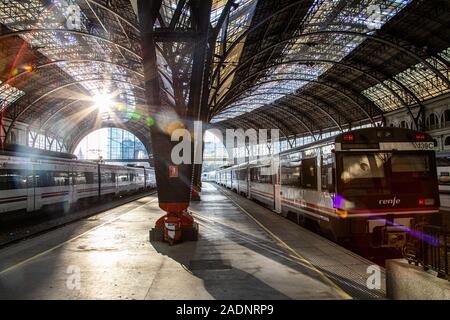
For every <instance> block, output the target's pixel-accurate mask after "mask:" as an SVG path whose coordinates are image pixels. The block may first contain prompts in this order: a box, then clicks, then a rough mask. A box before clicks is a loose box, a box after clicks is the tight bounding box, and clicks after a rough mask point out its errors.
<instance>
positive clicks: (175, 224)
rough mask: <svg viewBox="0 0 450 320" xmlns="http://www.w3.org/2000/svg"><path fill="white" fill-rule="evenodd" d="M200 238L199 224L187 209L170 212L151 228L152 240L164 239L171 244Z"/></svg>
mask: <svg viewBox="0 0 450 320" xmlns="http://www.w3.org/2000/svg"><path fill="white" fill-rule="evenodd" d="M197 240H198V224H197V223H196V222H195V221H194V218H193V217H192V216H191V215H190V214H189V213H188V212H187V211H186V210H183V211H178V212H168V213H167V214H166V215H164V216H162V217H161V218H159V219H158V220H157V221H156V223H155V227H154V228H153V229H152V230H150V241H164V242H168V243H169V244H170V245H172V244H174V243H177V242H182V241H197Z"/></svg>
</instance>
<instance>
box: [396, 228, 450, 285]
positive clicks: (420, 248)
mask: <svg viewBox="0 0 450 320" xmlns="http://www.w3.org/2000/svg"><path fill="white" fill-rule="evenodd" d="M449 255H450V232H447V231H445V230H444V229H443V228H442V227H439V226H433V225H426V224H421V225H417V226H416V227H415V229H414V230H413V232H412V233H411V234H409V235H408V242H407V245H406V250H405V258H406V259H407V260H408V262H409V263H414V264H415V265H417V266H419V265H421V266H422V267H423V268H424V270H433V271H435V272H436V273H437V275H438V277H439V278H443V279H447V280H449V281H450V270H449Z"/></svg>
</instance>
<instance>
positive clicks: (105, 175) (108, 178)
mask: <svg viewBox="0 0 450 320" xmlns="http://www.w3.org/2000/svg"><path fill="white" fill-rule="evenodd" d="M110 182H111V173H109V172H103V173H102V183H110Z"/></svg>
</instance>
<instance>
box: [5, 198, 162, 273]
mask: <svg viewBox="0 0 450 320" xmlns="http://www.w3.org/2000/svg"><path fill="white" fill-rule="evenodd" d="M137 200H138V199H137ZM156 200H158V199H157V198H156V199H153V200H151V201H149V202H147V203H145V204H143V205H140V206H139V207H136V208H134V209H132V210H131V211H127V212H125V213H122V214H121V215H119V216H117V217H115V218H114V219H112V220H110V221H107V222H105V223H102V224H100V225H98V226H96V227H94V228H92V229H89V230H87V231H85V232H83V233H82V234H79V235H78V236H76V237H73V238H71V239H69V240H66V241H64V242H61V243H60V244H58V245H56V246H54V247H52V248H50V249H47V250H45V251H42V252H40V253H38V254H36V255H34V256H32V257H30V258H28V259H25V260H23V261H21V262H19V263H16V264H15V265H12V266H10V267H8V268H6V269H4V270H2V271H0V275H2V274H4V273H6V272H8V271H10V270H12V269H15V268H17V267H19V266H22V265H24V264H26V263H27V262H30V261H32V260H34V259H36V258H38V257H41V256H43V255H45V254H47V253H49V252H51V251H53V250H56V249H58V248H60V247H62V246H64V245H65V244H67V243H69V242H72V241H74V240H76V239H79V238H81V237H83V236H85V235H86V234H88V233H90V232H92V231H95V230H97V229H99V228H101V227H103V226H105V225H107V224H109V223H112V222H114V221H116V220H118V219H120V218H121V217H122V216H123V215H125V214H127V213H130V212H133V211H135V210H138V209H140V208H142V207H145V206H146V205H148V204H150V203H153V202H155V201H156ZM111 214H113V213H111Z"/></svg>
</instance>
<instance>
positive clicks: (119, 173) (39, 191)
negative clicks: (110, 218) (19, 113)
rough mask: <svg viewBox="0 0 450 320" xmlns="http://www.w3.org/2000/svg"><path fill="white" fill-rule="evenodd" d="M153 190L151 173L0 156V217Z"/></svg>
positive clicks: (103, 165)
mask: <svg viewBox="0 0 450 320" xmlns="http://www.w3.org/2000/svg"><path fill="white" fill-rule="evenodd" d="M155 187H156V180H155V174H154V170H153V169H150V168H144V167H128V166H127V167H123V166H112V165H105V164H97V163H93V162H85V161H77V160H72V159H63V158H55V157H48V156H41V155H39V156H37V157H30V156H26V155H24V154H23V153H20V154H14V153H11V152H2V154H0V213H6V212H13V211H19V210H26V211H28V212H32V211H36V210H39V209H41V208H43V207H46V206H52V205H56V204H62V205H64V206H65V207H67V208H68V207H70V206H73V205H74V204H77V202H79V201H82V200H85V199H90V198H91V199H92V198H97V199H98V198H103V197H108V196H115V195H121V194H127V193H131V192H135V191H139V190H145V189H150V188H155Z"/></svg>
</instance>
